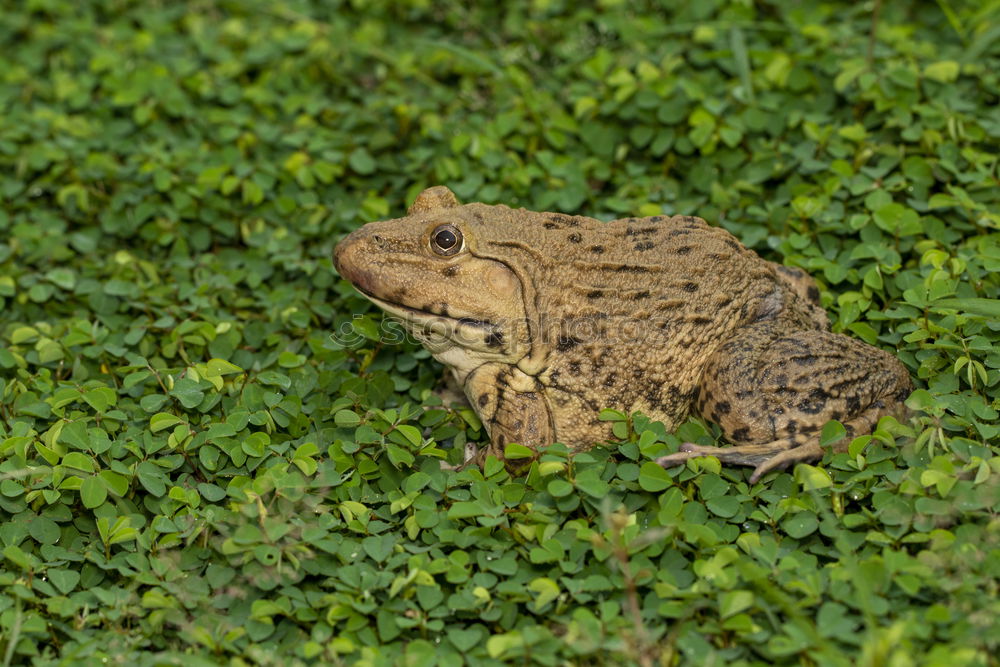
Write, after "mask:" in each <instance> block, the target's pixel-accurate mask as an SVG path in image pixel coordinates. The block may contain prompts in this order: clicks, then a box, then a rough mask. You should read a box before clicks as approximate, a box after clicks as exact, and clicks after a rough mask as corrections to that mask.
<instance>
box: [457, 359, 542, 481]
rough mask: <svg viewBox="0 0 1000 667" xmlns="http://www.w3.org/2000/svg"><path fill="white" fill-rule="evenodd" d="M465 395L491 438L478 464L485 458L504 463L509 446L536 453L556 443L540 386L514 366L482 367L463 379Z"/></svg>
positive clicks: (481, 453) (490, 364)
mask: <svg viewBox="0 0 1000 667" xmlns="http://www.w3.org/2000/svg"><path fill="white" fill-rule="evenodd" d="M465 393H466V396H468V398H469V402H470V403H472V407H473V408H474V409H475V410H476V413H477V414H478V415H479V419H480V420H481V421H482V422H483V425H484V426H485V427H486V431H487V432H488V433H489V436H490V445H489V447H487V448H486V449H485V450H481V451H480V452H479V459H480V460H482V459H484V458H485V456H486V455H488V454H493V455H494V456H496V457H497V458H499V459H503V452H504V448H505V447H506V445H507V444H509V443H512V442H516V443H517V444H519V445H524V446H525V447H527V448H529V449H531V450H537V449H538V448H539V447H542V446H544V445H549V444H551V443H552V442H553V440H554V439H555V428H554V427H553V425H552V419H551V413H550V411H549V406H548V403H547V402H546V400H545V394H544V392H543V388H542V386H541V385H540V384H539V382H538V380H536V379H535V378H533V377H532V376H530V375H528V374H526V373H524V372H523V371H521V370H520V369H518V368H517V367H516V366H510V365H507V364H494V363H489V364H483V365H482V366H480V367H479V368H477V369H476V370H475V371H473V372H472V373H471V374H470V375H469V376H468V377H467V378H466V379H465ZM508 467H509V466H508Z"/></svg>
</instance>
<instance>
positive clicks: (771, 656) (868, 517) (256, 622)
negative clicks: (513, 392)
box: [0, 0, 1000, 666]
mask: <svg viewBox="0 0 1000 667" xmlns="http://www.w3.org/2000/svg"><path fill="white" fill-rule="evenodd" d="M494 5H495V6H494ZM876 5H877V6H878V8H879V10H880V12H879V16H878V19H877V20H873V16H872V10H873V9H874V8H875V7H876ZM677 7H680V8H677ZM0 8H2V10H0V201H2V207H0V517H2V524H0V549H2V556H3V561H2V565H0V659H2V663H0V664H3V665H10V664H33V665H50V664H72V665H89V664H95V665H96V664H109V663H111V664H184V665H188V666H195V665H208V664H231V665H241V664H274V665H278V664H280V665H295V664H338V663H342V664H352V663H356V664H365V665H391V664H410V665H433V664H441V665H458V664H462V663H463V661H465V662H466V663H467V664H500V663H504V662H514V663H518V664H526V663H538V664H547V665H556V664H566V663H572V664H596V665H601V664H604V665H613V664H622V663H638V664H672V663H674V662H678V661H679V662H688V663H692V664H733V665H741V664H752V663H756V664H824V665H827V664H829V665H841V664H844V665H846V664H864V665H900V666H904V665H917V664H930V665H961V664H984V665H985V664H993V665H995V664H997V662H996V655H997V654H998V651H1000V625H998V623H1000V621H998V619H1000V603H998V601H997V600H998V598H997V593H998V590H997V589H998V579H1000V522H998V519H997V512H998V510H1000V458H998V456H997V452H998V449H997V445H998V442H997V441H998V434H1000V421H998V412H997V410H998V408H1000V353H998V352H997V351H996V350H997V346H998V344H1000V302H998V301H997V296H998V292H1000V278H998V276H1000V233H998V229H1000V180H998V178H1000V177H998V153H1000V150H998V146H1000V75H998V73H1000V27H998V24H1000V3H998V2H997V1H996V0H989V1H972V0H969V1H967V2H965V1H962V0H940V1H939V2H936V3H935V2H928V1H916V0H914V1H905V0H904V1H900V2H891V3H890V2H884V3H882V2H875V3H873V2H866V3H858V2H851V1H844V2H837V1H833V0H823V1H819V0H810V1H804V2H796V3H783V2H756V3H755V2H752V1H751V0H699V1H698V2H689V3H662V6H661V5H659V4H656V3H649V2H643V1H642V0H638V1H636V2H622V1H620V0H604V1H602V2H598V3H596V4H594V5H591V6H577V3H571V2H564V1H561V0H535V1H533V2H527V1H519V2H504V3H460V2H451V1H447V0H443V1H441V2H430V1H429V0H408V1H404V2H389V1H387V0H386V1H381V2H380V1H373V2H362V1H360V0H358V1H356V2H336V1H335V2H320V1H318V0H317V1H316V2H308V1H307V0H291V1H289V2H282V3H263V2H256V1H254V2H247V1H239V2H237V1H236V0H232V1H225V0H198V1H195V0H191V1H189V2H184V1H180V0H178V1H176V2H130V1H127V0H93V1H89V2H69V1H66V0H28V1H27V2H4V3H0ZM439 183H444V184H448V185H450V186H451V187H452V188H453V189H454V190H455V192H456V193H457V194H458V195H459V197H460V198H462V199H464V200H467V201H472V200H479V201H486V202H497V203H501V202H502V203H506V204H510V205H514V206H526V207H529V208H532V209H535V210H544V209H555V210H561V211H564V212H580V213H587V214H594V215H599V216H601V217H604V218H609V219H610V218H612V217H615V216H618V215H653V214H661V213H666V214H674V213H678V214H697V215H700V216H702V217H704V218H707V219H708V220H710V221H713V222H717V223H719V224H721V225H723V226H725V227H726V228H727V229H730V230H731V231H733V232H734V233H735V234H737V235H738V236H739V237H740V238H741V239H742V240H743V241H744V242H745V243H746V244H747V245H749V246H751V247H753V248H755V249H756V250H757V251H758V252H760V253H761V254H762V255H764V256H765V257H767V258H769V259H775V260H778V261H782V262H784V263H786V264H790V265H795V266H800V267H803V268H804V269H806V270H807V271H808V272H809V273H810V274H812V275H813V276H815V277H816V278H817V279H818V281H819V282H820V283H821V286H822V297H823V303H824V305H825V306H826V307H827V308H828V310H829V312H830V313H831V316H832V318H833V321H834V328H835V329H837V330H838V331H844V332H847V333H850V334H851V335H854V336H857V337H859V338H861V339H864V340H866V341H868V342H870V343H874V344H877V345H881V346H883V347H885V348H887V349H893V350H897V351H898V355H899V357H900V358H901V359H902V361H903V362H904V363H905V364H906V365H907V367H908V368H909V369H910V371H911V372H912V374H913V376H914V378H915V379H916V383H917V385H918V386H919V389H918V390H917V391H916V392H915V394H914V395H913V396H912V397H911V399H910V401H909V404H910V406H911V407H912V408H913V409H914V418H913V420H912V421H909V422H906V423H896V422H895V421H893V420H891V419H887V420H883V423H882V424H881V425H880V428H879V429H878V430H877V431H876V432H875V434H874V435H873V436H865V437H862V438H859V439H857V440H855V441H854V443H852V445H851V451H850V452H849V453H846V454H839V455H835V456H830V455H828V456H827V457H826V458H825V459H824V461H823V462H822V464H818V465H817V466H800V467H799V468H797V469H796V470H795V471H789V472H784V473H774V474H771V475H768V476H767V477H766V478H765V479H764V480H763V481H762V482H761V483H758V484H755V485H753V486H749V485H748V484H747V482H746V480H747V477H748V474H749V473H748V471H747V470H744V469H739V468H726V469H720V467H719V465H718V463H717V462H716V461H714V460H712V459H707V460H702V461H699V462H692V463H690V464H689V465H687V466H685V467H678V468H675V469H672V470H670V471H664V470H662V469H660V468H659V467H658V466H656V465H655V464H654V463H653V462H652V459H654V458H655V457H657V456H659V455H662V454H665V453H668V452H670V451H673V450H675V449H676V447H677V446H678V443H679V442H680V440H681V439H694V440H698V441H700V442H704V443H711V442H713V441H714V440H715V439H717V436H718V434H717V432H716V431H713V430H712V429H711V428H710V427H708V426H706V425H704V424H701V423H698V422H696V421H692V422H690V423H688V424H686V425H685V426H683V427H682V428H681V430H680V432H679V434H668V433H665V432H664V429H663V428H662V426H661V425H659V424H655V423H649V421H648V420H647V419H645V418H643V417H641V416H636V417H634V418H633V416H630V415H620V414H616V413H606V415H605V417H606V418H607V419H609V420H611V421H613V422H615V429H616V433H617V435H618V436H619V437H620V439H621V442H618V443H612V444H611V445H609V446H608V447H606V448H598V449H595V450H593V451H591V452H589V453H584V454H577V455H569V454H568V453H567V452H566V451H565V449H564V448H561V447H558V446H555V447H553V448H552V449H550V450H549V451H547V452H545V453H544V454H543V455H542V456H541V457H540V459H538V460H537V461H535V462H533V463H532V464H531V466H530V468H529V470H528V472H527V474H525V475H521V476H519V477H516V478H512V477H511V476H510V475H508V473H507V472H505V471H504V469H503V467H502V465H500V464H499V463H497V462H496V461H490V462H488V463H487V464H486V466H485V469H483V470H479V469H471V470H465V471H462V472H454V471H443V470H441V468H440V465H439V463H440V461H442V460H447V461H451V462H453V463H454V462H457V461H458V460H459V457H460V452H461V450H462V447H463V445H464V444H465V443H466V442H467V441H475V440H481V439H482V438H483V433H482V429H481V426H480V424H479V423H478V422H477V420H476V418H475V416H474V414H472V413H471V412H470V411H469V410H468V409H461V408H452V407H449V406H446V405H442V403H441V400H440V399H439V398H437V397H435V395H434V394H432V390H433V389H434V388H435V386H436V385H437V383H438V380H439V377H440V372H441V369H440V367H438V366H437V365H436V364H434V363H433V362H432V361H431V360H430V359H429V358H428V356H427V354H426V353H425V352H423V351H422V350H421V349H420V348H418V347H416V346H414V345H411V344H403V345H392V344H388V343H386V342H385V341H383V340H382V338H383V337H384V336H383V333H384V328H385V327H384V326H383V325H382V324H381V321H382V320H381V315H380V314H379V313H377V312H375V311H374V310H373V309H372V308H371V307H370V306H369V305H368V304H367V302H366V301H364V300H363V299H362V298H361V297H360V296H359V295H357V294H356V293H355V292H354V291H353V289H352V288H351V287H350V286H349V285H348V284H347V283H346V282H344V281H343V280H340V279H339V278H338V276H337V275H336V274H335V273H334V271H333V269H332V266H331V262H330V256H331V251H332V249H333V246H334V244H335V243H336V241H337V240H338V239H339V238H341V237H342V236H343V234H344V233H346V232H348V231H350V230H351V229H354V228H356V227H357V226H358V225H359V224H361V223H362V222H364V221H368V220H374V219H378V218H384V217H391V216H395V215H398V214H400V213H401V212H402V211H403V210H404V207H405V205H406V204H407V203H408V202H409V201H412V198H413V197H414V196H415V194H416V193H417V192H418V191H419V190H420V189H421V188H423V187H425V186H428V185H434V184H439ZM334 333H338V335H337V336H333V335H332V334H334ZM840 435H841V432H840V431H839V429H838V428H837V425H836V424H831V425H830V426H829V427H828V428H827V430H826V431H825V432H824V441H825V442H830V441H833V440H835V439H836V438H837V437H839V436H840ZM512 454H515V455H516V454H518V452H516V451H514V452H512Z"/></svg>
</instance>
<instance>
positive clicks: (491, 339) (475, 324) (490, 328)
mask: <svg viewBox="0 0 1000 667" xmlns="http://www.w3.org/2000/svg"><path fill="white" fill-rule="evenodd" d="M354 288H355V289H357V290H358V291H359V292H361V293H362V294H364V295H365V297H366V298H367V299H368V300H370V301H371V302H372V303H374V304H375V305H376V306H378V307H379V308H381V309H382V310H384V311H385V312H387V313H389V314H390V315H393V316H395V317H397V318H399V319H401V320H402V321H403V324H404V326H405V327H406V329H407V330H408V331H409V332H410V333H411V334H413V335H414V336H415V337H416V338H417V339H418V340H419V341H420V342H421V343H423V344H425V345H428V344H432V343H434V342H437V343H438V344H440V343H442V342H444V340H446V341H448V342H450V343H451V344H453V345H457V346H459V347H462V348H466V349H481V350H488V351H495V352H502V351H503V348H504V340H505V337H504V334H503V327H501V326H500V325H499V324H497V323H496V322H491V321H489V320H481V319H476V318H473V317H465V316H458V315H453V314H452V313H450V312H449V311H448V308H447V306H446V305H444V304H442V305H441V306H440V309H441V311H442V312H435V311H433V310H424V309H421V308H414V307H413V306H408V305H406V304H403V303H399V302H396V301H389V300H386V299H385V298H384V297H379V296H376V295H374V294H372V293H371V292H370V291H368V290H366V289H364V288H362V287H360V286H358V285H355V286H354ZM442 339H444V340H442Z"/></svg>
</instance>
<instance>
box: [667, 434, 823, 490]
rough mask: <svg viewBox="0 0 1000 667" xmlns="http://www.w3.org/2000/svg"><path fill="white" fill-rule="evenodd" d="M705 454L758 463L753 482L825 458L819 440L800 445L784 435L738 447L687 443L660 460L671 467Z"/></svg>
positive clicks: (720, 458)
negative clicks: (771, 473)
mask: <svg viewBox="0 0 1000 667" xmlns="http://www.w3.org/2000/svg"><path fill="white" fill-rule="evenodd" d="M701 456H714V457H716V458H717V459H719V460H720V461H722V462H723V463H730V464H735V465H744V466H754V471H753V475H751V476H750V483H751V484H753V483H755V482H757V480H759V479H760V478H761V477H763V476H764V475H765V474H767V473H769V472H770V471H772V470H778V469H781V468H784V467H786V466H789V465H791V464H793V463H798V462H800V461H812V460H815V459H819V458H822V457H823V449H822V448H821V447H820V446H819V444H817V443H815V442H814V443H808V444H799V443H798V442H796V441H795V440H793V439H790V438H781V439H779V440H774V441H772V442H768V443H764V444H762V445H739V446H736V447H711V446H706V445H696V444H694V443H693V442H685V443H683V444H682V445H681V447H680V450H679V451H678V452H677V453H675V454H669V455H667V456H661V457H660V458H658V459H656V462H657V463H658V464H660V465H661V466H663V467H664V468H669V467H671V466H675V465H680V464H682V463H684V462H685V461H687V460H689V459H696V458H699V457H701Z"/></svg>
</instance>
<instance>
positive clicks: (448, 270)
mask: <svg viewBox="0 0 1000 667" xmlns="http://www.w3.org/2000/svg"><path fill="white" fill-rule="evenodd" d="M458 270H459V269H458V266H457V265H456V266H448V267H445V268H444V269H443V270H442V271H441V273H442V274H443V275H444V276H445V277H446V278H451V277H453V276H457V275H458Z"/></svg>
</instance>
